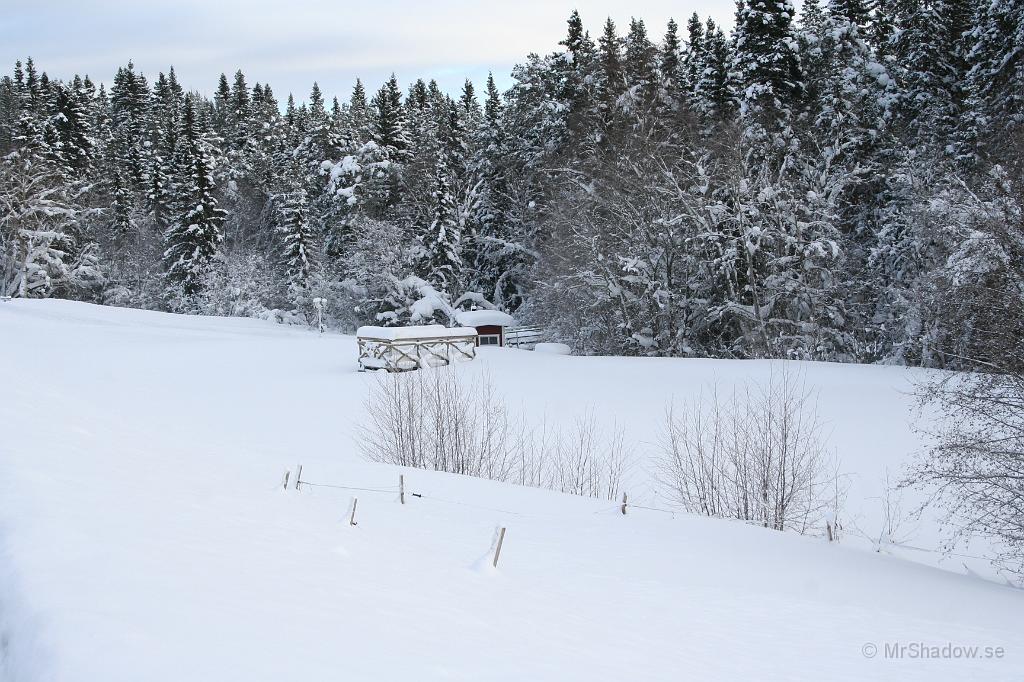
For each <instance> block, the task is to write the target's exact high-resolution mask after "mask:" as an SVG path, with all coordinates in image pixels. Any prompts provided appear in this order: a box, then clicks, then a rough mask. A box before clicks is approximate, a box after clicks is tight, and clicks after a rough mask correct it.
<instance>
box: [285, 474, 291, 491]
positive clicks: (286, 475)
mask: <svg viewBox="0 0 1024 682" xmlns="http://www.w3.org/2000/svg"><path fill="white" fill-rule="evenodd" d="M291 475H292V472H291V469H289V470H288V471H286V472H284V489H285V490H288V477H289V476H291Z"/></svg>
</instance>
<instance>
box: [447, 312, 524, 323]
mask: <svg viewBox="0 0 1024 682" xmlns="http://www.w3.org/2000/svg"><path fill="white" fill-rule="evenodd" d="M455 320H456V321H457V322H458V323H459V324H461V325H464V326H466V327H484V326H487V325H496V326H498V327H511V326H512V325H514V324H515V323H516V321H515V318H513V317H512V316H511V315H509V314H508V313H503V312H501V311H500V310H460V311H458V312H457V313H455Z"/></svg>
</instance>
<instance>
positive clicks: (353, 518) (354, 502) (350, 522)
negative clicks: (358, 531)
mask: <svg viewBox="0 0 1024 682" xmlns="http://www.w3.org/2000/svg"><path fill="white" fill-rule="evenodd" d="M357 504H359V498H358V497H353V498H352V513H351V514H350V515H349V517H348V525H350V526H355V525H358V524H357V523H356V505H357Z"/></svg>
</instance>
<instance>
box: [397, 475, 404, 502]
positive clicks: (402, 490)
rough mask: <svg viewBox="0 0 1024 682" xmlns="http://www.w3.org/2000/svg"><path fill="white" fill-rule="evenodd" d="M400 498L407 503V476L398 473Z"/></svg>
mask: <svg viewBox="0 0 1024 682" xmlns="http://www.w3.org/2000/svg"><path fill="white" fill-rule="evenodd" d="M398 500H399V502H401V503H402V504H405V476H404V475H403V474H398Z"/></svg>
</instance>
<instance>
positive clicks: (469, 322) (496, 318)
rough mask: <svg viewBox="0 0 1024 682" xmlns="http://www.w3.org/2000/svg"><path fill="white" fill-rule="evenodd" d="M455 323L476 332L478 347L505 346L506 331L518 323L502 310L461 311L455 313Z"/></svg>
mask: <svg viewBox="0 0 1024 682" xmlns="http://www.w3.org/2000/svg"><path fill="white" fill-rule="evenodd" d="M455 321H456V322H458V323H459V324H461V325H462V326H463V327H473V328H474V329H475V330H476V333H477V342H476V345H478V346H504V345H505V329H506V328H507V327H511V326H513V325H515V323H516V321H515V318H513V317H512V316H511V315H509V314H508V313H503V312H501V311H500V310H460V311H458V312H456V313H455Z"/></svg>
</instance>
